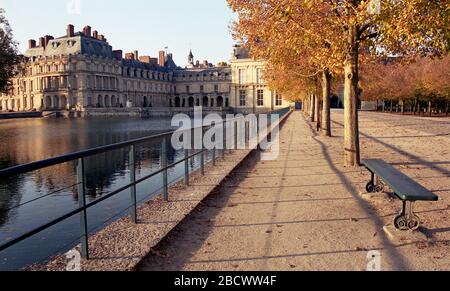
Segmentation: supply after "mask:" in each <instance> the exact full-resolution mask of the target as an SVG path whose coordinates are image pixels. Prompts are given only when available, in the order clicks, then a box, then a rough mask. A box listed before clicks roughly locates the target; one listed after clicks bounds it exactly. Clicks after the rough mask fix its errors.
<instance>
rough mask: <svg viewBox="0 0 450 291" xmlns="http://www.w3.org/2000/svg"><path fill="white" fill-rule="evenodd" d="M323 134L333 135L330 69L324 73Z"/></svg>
mask: <svg viewBox="0 0 450 291" xmlns="http://www.w3.org/2000/svg"><path fill="white" fill-rule="evenodd" d="M322 91H323V93H322V96H323V109H322V123H321V125H322V134H323V135H325V136H328V137H331V74H330V72H329V71H328V70H324V71H323V73H322Z"/></svg>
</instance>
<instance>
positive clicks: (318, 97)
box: [314, 94, 320, 129]
mask: <svg viewBox="0 0 450 291" xmlns="http://www.w3.org/2000/svg"><path fill="white" fill-rule="evenodd" d="M315 101H316V104H315V105H314V108H315V112H314V116H315V120H314V121H315V122H316V123H317V128H318V129H320V94H317V95H316V99H315Z"/></svg>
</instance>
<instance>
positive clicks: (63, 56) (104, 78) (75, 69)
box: [0, 25, 290, 113]
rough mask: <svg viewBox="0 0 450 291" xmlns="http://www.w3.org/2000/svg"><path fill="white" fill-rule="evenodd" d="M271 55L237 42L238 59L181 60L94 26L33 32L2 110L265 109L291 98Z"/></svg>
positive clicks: (2, 100) (1, 99) (0, 103)
mask: <svg viewBox="0 0 450 291" xmlns="http://www.w3.org/2000/svg"><path fill="white" fill-rule="evenodd" d="M263 69H264V62H262V61H255V60H253V59H251V58H250V56H249V54H248V51H247V50H245V49H243V48H241V47H239V46H235V48H234V52H233V56H232V60H231V65H229V64H227V63H219V64H217V65H213V64H211V63H209V62H208V61H203V62H200V61H195V59H194V55H193V53H192V51H191V52H190V53H189V56H188V64H187V66H186V67H184V68H182V67H179V66H177V65H176V64H175V62H174V60H173V56H172V54H170V53H167V52H165V51H160V52H159V55H158V57H157V58H153V57H150V56H145V55H143V56H140V55H139V52H138V51H134V52H131V53H125V54H124V53H123V51H121V50H113V48H112V46H111V45H110V44H109V43H108V41H107V39H106V38H105V36H104V35H101V34H99V33H98V32H97V31H92V29H91V27H90V26H86V27H84V29H83V30H82V31H80V32H75V29H74V26H73V25H68V27H67V32H66V35H64V36H62V37H59V38H54V37H52V36H49V35H47V36H44V37H41V38H39V40H38V41H36V40H30V41H29V43H28V50H27V51H26V52H25V54H24V57H23V62H22V63H21V65H20V66H19V67H18V74H17V76H16V77H15V78H14V79H13V80H12V86H11V89H10V91H9V92H8V93H7V94H2V95H1V96H0V106H1V110H2V111H75V112H105V111H111V112H120V111H121V110H122V111H126V110H129V109H133V108H135V109H136V108H139V109H140V110H149V111H151V110H156V109H158V110H164V109H167V110H168V109H169V108H170V109H171V110H176V109H177V108H179V109H181V108H187V109H188V108H192V107H194V106H203V107H207V108H210V109H211V110H217V111H221V110H223V111H224V110H228V111H233V112H236V113H237V112H245V113H250V112H262V111H270V110H275V109H277V108H284V107H288V106H290V103H288V102H286V101H285V100H283V99H282V98H281V96H279V95H277V94H276V93H275V92H272V91H271V90H270V89H269V88H268V87H267V85H266V84H265V83H264V80H263V78H262V72H263Z"/></svg>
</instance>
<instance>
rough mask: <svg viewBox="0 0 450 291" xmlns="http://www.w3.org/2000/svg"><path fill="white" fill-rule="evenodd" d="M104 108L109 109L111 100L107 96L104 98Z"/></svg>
mask: <svg viewBox="0 0 450 291" xmlns="http://www.w3.org/2000/svg"><path fill="white" fill-rule="evenodd" d="M105 107H111V99H110V98H109V96H108V95H106V96H105Z"/></svg>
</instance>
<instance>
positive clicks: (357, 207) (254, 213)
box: [139, 111, 450, 271]
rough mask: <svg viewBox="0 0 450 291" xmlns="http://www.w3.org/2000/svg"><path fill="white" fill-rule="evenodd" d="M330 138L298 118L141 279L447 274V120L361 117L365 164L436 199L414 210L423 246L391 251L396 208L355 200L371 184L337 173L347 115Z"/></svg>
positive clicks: (337, 117)
mask: <svg viewBox="0 0 450 291" xmlns="http://www.w3.org/2000/svg"><path fill="white" fill-rule="evenodd" d="M332 118H333V130H334V132H333V134H334V137H333V138H325V137H320V136H317V135H316V133H315V131H314V130H313V126H312V125H311V124H310V123H308V122H307V121H306V118H305V117H304V116H303V114H302V113H300V112H295V113H294V114H293V115H291V117H290V118H289V119H288V120H287V122H286V124H285V125H284V127H283V129H282V131H281V142H282V144H281V155H280V157H279V159H278V160H276V161H272V162H269V161H260V159H259V157H258V153H253V154H252V155H251V156H250V157H249V158H247V159H246V161H245V162H244V163H243V164H242V165H241V166H240V167H239V168H238V169H236V170H235V171H234V172H233V175H231V176H230V177H229V178H228V179H227V180H226V181H225V182H224V183H223V185H222V186H221V187H220V188H219V189H216V192H215V193H214V194H213V195H211V196H210V197H208V198H207V199H206V200H205V201H204V202H203V203H202V204H201V206H199V207H197V209H196V210H195V211H194V212H193V213H192V214H191V215H190V216H189V217H188V218H187V219H185V220H184V221H183V222H182V223H181V225H179V226H178V227H177V228H176V229H175V230H174V231H172V232H171V233H170V234H169V235H168V236H167V237H166V238H165V239H164V240H162V241H161V243H159V244H158V246H157V247H156V248H154V250H153V252H152V255H150V256H148V257H147V258H146V259H145V260H144V261H142V262H141V264H140V266H139V269H140V270H197V271H202V270H229V271H233V270H239V271H241V270H264V271H265V270H365V269H366V268H367V263H368V260H367V254H368V251H370V250H378V251H380V253H381V255H382V268H383V270H450V256H449V250H450V248H449V242H450V220H449V212H450V207H449V206H450V200H449V199H450V198H449V194H450V179H449V173H450V153H449V148H450V147H449V145H450V138H449V135H448V134H449V133H450V119H430V118H417V117H403V116H396V115H389V114H379V113H361V132H362V139H361V148H362V151H363V156H364V157H370V158H383V159H385V160H386V161H387V162H389V163H392V164H394V165H395V166H396V167H397V168H399V169H400V170H402V171H403V172H405V173H406V174H407V175H409V176H411V177H414V178H416V179H417V181H418V182H419V183H421V184H423V185H424V186H426V187H427V188H429V189H431V190H432V191H433V192H435V193H436V194H437V195H439V196H440V197H441V200H440V201H439V202H437V203H419V204H418V205H417V212H418V214H419V215H420V216H421V217H422V219H423V222H424V227H425V228H424V229H423V232H425V233H426V235H427V237H428V240H425V241H412V242H400V243H395V242H393V241H390V240H389V238H388V237H387V235H386V234H385V232H384V231H383V226H384V225H386V224H388V223H390V222H391V221H392V218H393V217H394V215H395V214H396V213H397V212H398V211H399V207H400V203H399V201H398V200H395V199H392V198H390V197H389V196H388V195H383V194H380V195H377V196H375V197H373V198H371V199H369V200H366V199H363V198H361V195H360V194H363V189H364V187H365V184H366V183H367V181H368V179H369V175H368V174H367V173H366V171H365V170H364V169H350V168H345V167H343V163H342V161H343V157H342V142H343V127H342V123H343V112H342V111H333V113H332Z"/></svg>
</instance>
